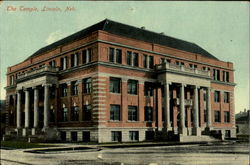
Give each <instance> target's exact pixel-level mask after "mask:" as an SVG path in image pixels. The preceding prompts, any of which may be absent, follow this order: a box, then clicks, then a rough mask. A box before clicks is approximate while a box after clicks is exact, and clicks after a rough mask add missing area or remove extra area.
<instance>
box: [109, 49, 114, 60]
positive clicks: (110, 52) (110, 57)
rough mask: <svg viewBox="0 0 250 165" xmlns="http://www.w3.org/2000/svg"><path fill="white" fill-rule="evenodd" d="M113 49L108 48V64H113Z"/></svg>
mask: <svg viewBox="0 0 250 165" xmlns="http://www.w3.org/2000/svg"><path fill="white" fill-rule="evenodd" d="M114 53H115V50H114V48H109V62H114Z"/></svg>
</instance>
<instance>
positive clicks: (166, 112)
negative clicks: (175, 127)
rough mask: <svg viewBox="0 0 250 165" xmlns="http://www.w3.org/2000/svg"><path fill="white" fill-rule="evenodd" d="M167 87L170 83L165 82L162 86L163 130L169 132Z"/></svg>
mask: <svg viewBox="0 0 250 165" xmlns="http://www.w3.org/2000/svg"><path fill="white" fill-rule="evenodd" d="M169 85H170V83H169V82H167V83H165V84H164V94H165V95H164V121H165V122H164V128H166V129H167V131H168V130H170V127H171V124H170V102H169V101H170V99H169Z"/></svg>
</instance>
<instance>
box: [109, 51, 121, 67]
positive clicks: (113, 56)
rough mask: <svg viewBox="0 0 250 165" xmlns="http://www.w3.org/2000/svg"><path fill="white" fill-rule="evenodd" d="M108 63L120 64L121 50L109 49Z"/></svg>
mask: <svg viewBox="0 0 250 165" xmlns="http://www.w3.org/2000/svg"><path fill="white" fill-rule="evenodd" d="M109 62H113V63H119V64H121V63H122V50H121V49H115V48H109Z"/></svg>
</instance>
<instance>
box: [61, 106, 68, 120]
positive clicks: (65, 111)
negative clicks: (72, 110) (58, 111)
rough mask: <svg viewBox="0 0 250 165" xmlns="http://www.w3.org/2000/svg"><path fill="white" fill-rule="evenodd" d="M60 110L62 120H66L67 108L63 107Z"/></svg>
mask: <svg viewBox="0 0 250 165" xmlns="http://www.w3.org/2000/svg"><path fill="white" fill-rule="evenodd" d="M62 111H63V113H62V121H68V108H63V109H62Z"/></svg>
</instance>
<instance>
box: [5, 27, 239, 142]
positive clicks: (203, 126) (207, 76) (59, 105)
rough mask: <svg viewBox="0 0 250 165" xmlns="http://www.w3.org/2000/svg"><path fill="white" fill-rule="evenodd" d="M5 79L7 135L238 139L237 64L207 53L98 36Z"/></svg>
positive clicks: (35, 60) (34, 59)
mask: <svg viewBox="0 0 250 165" xmlns="http://www.w3.org/2000/svg"><path fill="white" fill-rule="evenodd" d="M145 33H147V32H145ZM62 41H64V40H62ZM45 49H49V48H45ZM7 75H8V76H7V77H8V78H7V87H6V91H7V96H6V100H7V102H8V104H7V110H8V113H7V116H8V120H7V126H8V128H7V130H8V131H7V132H8V133H9V134H10V132H12V131H16V132H17V135H18V136H25V137H27V136H35V135H37V134H40V133H41V132H45V134H46V130H49V128H53V130H57V131H51V129H50V131H49V132H50V136H49V137H57V139H61V140H64V141H96V142H100V143H102V142H112V141H144V140H152V138H155V137H156V136H157V133H159V134H161V132H162V135H163V136H167V137H168V136H169V135H170V134H175V135H182V136H202V135H204V134H208V135H209V134H210V132H211V131H213V130H214V131H216V130H217V131H219V132H221V134H222V135H223V134H224V133H223V132H225V131H230V132H231V133H230V136H231V137H235V119H234V86H235V84H234V69H233V64H232V63H230V62H223V61H220V60H218V59H216V58H211V57H206V56H204V55H203V54H202V53H201V54H199V53H193V52H189V51H183V50H181V49H177V48H172V47H169V46H165V45H160V44H155V43H153V42H152V43H151V42H146V41H141V40H135V39H132V38H129V37H128V36H120V35H117V34H112V33H109V32H107V31H105V30H101V29H98V30H95V31H93V32H90V33H88V34H86V35H84V36H83V37H80V38H78V39H77V40H72V41H71V42H65V43H62V44H61V45H59V46H56V47H55V46H54V47H53V44H52V45H50V49H49V50H47V51H45V52H39V51H38V52H36V53H35V54H34V55H32V56H30V57H29V58H28V59H26V60H25V61H23V62H21V63H19V64H16V65H14V66H11V67H9V68H8V70H7ZM53 132H54V135H52V134H53ZM49 137H48V138H49ZM165 139H168V138H165Z"/></svg>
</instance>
